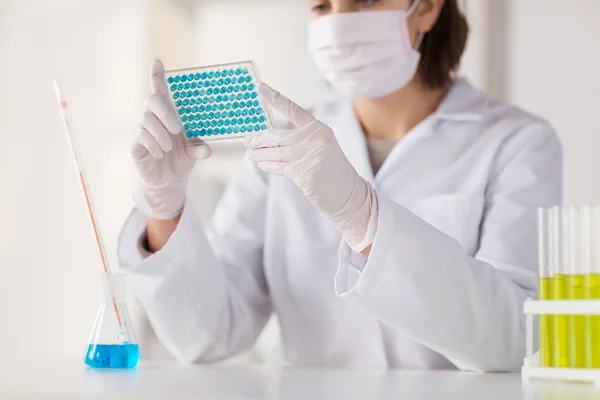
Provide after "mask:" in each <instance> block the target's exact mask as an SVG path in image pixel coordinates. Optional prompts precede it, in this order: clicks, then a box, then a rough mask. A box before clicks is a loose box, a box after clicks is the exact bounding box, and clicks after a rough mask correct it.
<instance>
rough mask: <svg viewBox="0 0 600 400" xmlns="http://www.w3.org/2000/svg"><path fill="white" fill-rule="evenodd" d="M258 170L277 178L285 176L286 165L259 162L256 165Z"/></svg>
mask: <svg viewBox="0 0 600 400" xmlns="http://www.w3.org/2000/svg"><path fill="white" fill-rule="evenodd" d="M257 165H258V168H260V169H262V170H263V171H265V172H268V173H270V174H275V175H279V176H285V166H286V165H287V164H286V163H283V162H273V161H261V162H259V163H257Z"/></svg>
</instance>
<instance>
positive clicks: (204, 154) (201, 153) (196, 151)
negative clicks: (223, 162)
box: [191, 143, 213, 160]
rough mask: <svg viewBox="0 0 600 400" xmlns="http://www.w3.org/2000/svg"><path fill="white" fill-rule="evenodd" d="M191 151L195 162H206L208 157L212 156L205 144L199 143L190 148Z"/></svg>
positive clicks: (210, 149) (210, 150) (210, 148)
mask: <svg viewBox="0 0 600 400" xmlns="http://www.w3.org/2000/svg"><path fill="white" fill-rule="evenodd" d="M191 149H192V150H191V151H192V153H193V155H194V157H195V158H196V160H206V159H207V158H209V157H210V156H212V153H213V151H212V147H210V146H209V145H207V144H206V143H199V144H196V145H195V146H193V147H191Z"/></svg>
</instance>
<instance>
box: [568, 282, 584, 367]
mask: <svg viewBox="0 0 600 400" xmlns="http://www.w3.org/2000/svg"><path fill="white" fill-rule="evenodd" d="M584 280H585V275H568V276H567V283H568V287H569V293H568V296H569V299H571V300H583V299H585V285H584ZM585 319H586V316H585V315H570V316H569V339H570V345H571V348H570V353H569V354H570V356H571V361H570V363H569V365H570V366H571V368H585V367H586V365H587V335H586V327H585Z"/></svg>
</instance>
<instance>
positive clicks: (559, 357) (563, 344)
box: [553, 274, 570, 368]
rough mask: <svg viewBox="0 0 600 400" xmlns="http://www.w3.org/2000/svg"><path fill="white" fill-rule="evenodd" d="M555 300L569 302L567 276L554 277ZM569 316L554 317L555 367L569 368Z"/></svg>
mask: <svg viewBox="0 0 600 400" xmlns="http://www.w3.org/2000/svg"><path fill="white" fill-rule="evenodd" d="M553 281H554V298H555V299H556V300H567V298H568V291H567V275H562V274H560V275H559V274H557V275H554V278H553ZM569 318H570V317H569V316H568V315H555V316H554V366H555V367H563V368H568V367H569V365H570V359H569V349H570V341H569V330H570V329H569Z"/></svg>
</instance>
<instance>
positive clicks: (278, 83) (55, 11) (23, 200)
mask: <svg viewBox="0 0 600 400" xmlns="http://www.w3.org/2000/svg"><path fill="white" fill-rule="evenodd" d="M465 3H466V7H467V11H468V14H469V18H470V20H471V25H472V30H473V33H472V36H471V39H470V43H469V47H468V51H467V54H466V56H465V59H464V65H463V73H464V74H465V75H467V76H468V77H469V78H471V79H472V80H473V82H474V83H475V84H476V85H477V86H479V87H481V88H483V89H485V90H487V91H488V92H489V93H490V94H491V95H492V96H494V97H496V98H500V99H504V100H507V101H510V102H514V103H516V104H518V105H520V106H522V107H524V108H526V109H528V110H530V111H533V112H535V113H537V114H539V115H541V116H543V117H545V118H547V119H549V120H550V121H551V122H552V123H553V124H554V126H555V127H556V128H557V129H558V131H559V134H560V136H561V139H562V141H563V144H564V147H565V161H566V164H565V178H566V180H565V182H566V187H565V189H566V191H565V194H566V196H565V197H566V200H567V201H569V202H571V201H572V202H595V203H599V202H600V186H599V184H598V179H597V178H596V176H597V175H596V171H598V170H599V169H600V168H599V167H600V158H599V157H597V154H598V152H599V151H600V139H599V136H600V135H599V134H600V130H599V128H598V123H597V122H596V114H597V112H596V105H597V104H599V102H598V96H597V93H600V76H598V72H597V71H600V44H599V43H598V38H599V37H600V24H597V23H596V20H597V19H598V17H600V2H599V1H597V0H572V1H569V2H565V1H564V0H527V1H523V0H521V1H517V0H468V1H466V2H465ZM567 3H568V4H567ZM305 24H306V9H305V3H304V1H301V0H253V1H248V0H204V1H202V0H197V1H195V0H127V1H117V0H103V1H91V0H90V1H87V0H86V1H81V0H53V1H51V2H50V1H44V0H0V88H2V95H1V96H0V121H1V125H0V127H1V128H0V138H1V139H2V144H3V145H2V146H0V320H1V321H2V323H1V325H0V327H1V328H0V356H2V357H4V359H7V358H8V359H13V358H17V357H20V358H23V357H25V358H57V357H68V358H79V357H81V356H82V354H83V349H84V346H85V344H86V341H87V336H88V333H89V330H90V328H91V325H92V322H93V317H94V313H95V309H96V307H97V303H98V281H99V280H98V275H97V274H98V272H99V271H100V268H101V266H100V261H99V258H98V255H97V251H96V248H95V242H94V240H93V236H92V235H91V232H90V231H89V223H88V220H87V216H86V211H85V206H84V204H83V202H82V200H81V197H80V192H79V187H78V183H77V179H76V176H75V173H74V171H73V167H72V165H71V160H70V156H69V152H68V148H67V146H66V143H65V141H64V137H63V132H62V127H61V125H60V120H59V116H58V112H57V109H56V106H55V103H54V101H55V100H54V97H53V93H52V90H51V84H50V80H51V79H52V78H54V77H59V78H61V80H62V83H63V86H64V89H65V94H66V95H67V96H68V98H69V100H70V105H71V115H72V119H73V123H74V126H75V128H76V130H77V131H78V134H79V137H80V143H81V146H82V148H83V152H84V157H85V159H86V166H87V169H88V172H89V174H90V177H91V180H92V185H93V191H94V196H95V198H96V203H97V206H98V209H99V211H100V217H101V219H102V220H101V225H102V229H103V233H104V236H105V239H106V241H107V243H108V248H109V252H110V255H111V260H112V261H113V263H115V257H114V250H115V244H116V235H117V232H118V229H119V225H120V223H121V221H122V220H123V218H124V217H125V216H126V214H127V212H128V209H129V207H130V206H131V204H130V201H129V182H130V174H131V165H130V163H129V160H128V155H127V143H128V140H129V135H130V134H131V132H132V131H133V130H134V129H135V127H136V124H137V123H138V120H139V115H140V111H141V107H142V101H143V98H144V96H145V94H146V93H147V90H148V89H147V77H146V73H147V65H148V62H149V60H150V58H151V57H160V58H163V59H164V61H165V63H166V64H167V67H168V68H180V67H186V66H189V65H198V64H208V63H219V62H226V61H235V60H241V59H254V60H256V61H257V63H258V65H259V67H260V69H261V73H262V76H263V78H264V80H265V81H268V82H269V83H271V84H272V85H273V86H275V87H277V88H279V89H280V90H281V91H282V92H284V93H286V94H288V95H289V96H290V97H292V98H293V99H295V100H297V101H298V102H300V103H302V104H310V103H312V102H314V101H315V100H317V99H319V98H321V97H322V96H324V95H327V91H326V88H325V86H324V85H323V83H322V81H321V80H320V78H319V76H318V74H317V71H316V70H315V68H314V67H313V66H312V64H311V63H310V60H309V58H308V57H307V56H306V54H305V50H304V48H305V44H304V41H305V32H306V31H305ZM233 26H235V27H236V29H235V30H234V29H232V28H231V27H233ZM215 38H218V40H217V39H215ZM240 155H241V152H239V151H235V150H221V151H219V152H218V154H217V156H216V157H215V158H214V159H213V160H211V161H210V162H206V163H203V164H202V165H201V167H199V168H197V169H196V171H195V179H194V184H193V187H192V192H193V196H194V198H196V199H198V202H199V203H200V204H201V205H202V206H201V207H200V208H201V213H202V215H203V216H204V217H208V215H209V214H210V212H211V211H212V209H213V207H214V204H215V203H216V201H217V199H218V196H219V194H220V192H221V191H222V188H223V186H224V185H225V184H226V183H227V181H228V179H229V178H230V176H231V174H232V173H233V171H234V170H235V165H236V164H237V161H238V160H239V157H240ZM132 308H134V314H135V315H136V321H137V323H138V326H139V332H138V334H139V335H140V336H141V337H142V339H143V340H145V341H148V340H150V336H149V335H147V334H145V332H147V326H146V325H145V323H144V322H143V319H141V317H140V315H141V314H140V312H139V311H140V310H139V309H138V308H137V307H136V306H135V304H132ZM272 342H273V335H271V336H269V335H267V336H266V337H264V338H263V344H264V345H266V346H270V345H271V344H272ZM150 353H152V354H157V355H160V353H161V351H160V349H159V348H158V347H157V348H156V350H154V347H153V350H152V351H151V352H150Z"/></svg>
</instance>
